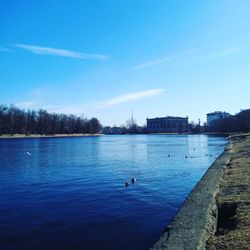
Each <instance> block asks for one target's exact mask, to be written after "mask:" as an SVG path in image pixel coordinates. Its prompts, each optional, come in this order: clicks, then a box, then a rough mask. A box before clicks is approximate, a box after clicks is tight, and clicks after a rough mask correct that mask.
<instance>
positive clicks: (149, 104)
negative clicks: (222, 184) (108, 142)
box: [0, 0, 250, 126]
mask: <svg viewBox="0 0 250 250" xmlns="http://www.w3.org/2000/svg"><path fill="white" fill-rule="evenodd" d="M0 5H1V15H0V34H1V43H0V57H1V68H0V88H1V91H0V99H1V104H7V105H9V104H15V105H16V106H17V107H20V108H24V109H39V108H43V109H47V110H48V111H49V112H56V113H66V114H69V113H73V114H76V115H81V114H84V115H85V116H87V117H88V118H91V117H97V118H98V119H99V120H100V121H101V123H102V124H103V125H104V126H105V125H111V126H112V125H117V126H119V125H121V124H125V123H126V120H127V119H129V118H130V117H131V110H133V113H134V118H135V120H136V121H137V123H138V125H143V124H145V123H146V118H147V117H164V116H166V115H168V116H181V117H186V116H188V117H189V121H195V122H198V119H199V118H200V119H201V121H202V122H205V121H206V114H207V113H210V112H213V111H216V110H220V111H226V112H229V113H231V114H235V113H237V112H239V111H240V109H247V108H249V106H250V101H249V92H250V84H249V79H250V72H249V69H248V65H249V63H250V33H249V23H250V16H249V11H250V2H249V1H245V0H241V1H233V0H232V1H220V2H218V1H215V0H213V1H202V2H201V1H188V2H187V1H178V3H177V2H175V1H157V2H154V3H153V2H152V1H136V2H134V1H119V2H117V1H108V2H105V3H104V2H103V1H91V2H88V1H80V0H79V1H75V2H74V4H73V3H69V2H67V1H60V2H57V1H36V2H34V1H22V2H19V1H2V2H1V4H0Z"/></svg>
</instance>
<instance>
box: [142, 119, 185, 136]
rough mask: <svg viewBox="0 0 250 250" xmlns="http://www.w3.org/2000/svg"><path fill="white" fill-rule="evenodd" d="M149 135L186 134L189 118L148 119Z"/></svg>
mask: <svg viewBox="0 0 250 250" xmlns="http://www.w3.org/2000/svg"><path fill="white" fill-rule="evenodd" d="M147 132H148V133H185V132H188V117H173V116H166V117H157V118H147Z"/></svg>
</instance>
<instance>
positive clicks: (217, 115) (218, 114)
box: [207, 111, 230, 127]
mask: <svg viewBox="0 0 250 250" xmlns="http://www.w3.org/2000/svg"><path fill="white" fill-rule="evenodd" d="M229 116H230V114H229V113H227V112H222V111H215V112H212V113H209V114H207V126H208V127H211V126H212V125H213V122H215V121H217V120H220V119H224V118H227V117H229Z"/></svg>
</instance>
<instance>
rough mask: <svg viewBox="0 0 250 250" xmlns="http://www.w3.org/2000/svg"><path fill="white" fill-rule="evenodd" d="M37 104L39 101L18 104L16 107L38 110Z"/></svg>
mask: <svg viewBox="0 0 250 250" xmlns="http://www.w3.org/2000/svg"><path fill="white" fill-rule="evenodd" d="M37 104H38V102H37V100H27V101H23V102H18V103H16V104H15V105H16V106H17V107H19V108H23V109H34V108H36V105H37Z"/></svg>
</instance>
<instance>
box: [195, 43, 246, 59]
mask: <svg viewBox="0 0 250 250" xmlns="http://www.w3.org/2000/svg"><path fill="white" fill-rule="evenodd" d="M247 48H249V46H245V47H239V48H230V49H224V50H220V51H217V52H214V53H211V54H208V55H204V56H201V57H200V58H199V59H198V61H215V60H218V59H221V58H223V57H227V56H231V55H235V54H238V53H241V52H243V51H244V50H246V49H247Z"/></svg>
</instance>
